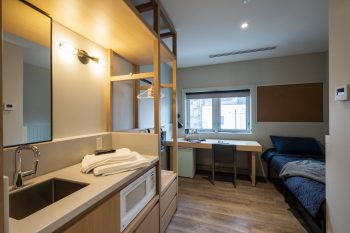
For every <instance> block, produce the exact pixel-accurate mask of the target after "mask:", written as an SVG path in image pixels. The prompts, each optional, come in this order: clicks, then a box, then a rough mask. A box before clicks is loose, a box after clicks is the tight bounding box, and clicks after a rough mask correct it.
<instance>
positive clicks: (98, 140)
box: [96, 137, 102, 150]
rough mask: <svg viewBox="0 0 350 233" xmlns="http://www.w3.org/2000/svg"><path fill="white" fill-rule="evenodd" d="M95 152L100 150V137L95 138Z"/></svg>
mask: <svg viewBox="0 0 350 233" xmlns="http://www.w3.org/2000/svg"><path fill="white" fill-rule="evenodd" d="M96 150H102V137H98V138H96Z"/></svg>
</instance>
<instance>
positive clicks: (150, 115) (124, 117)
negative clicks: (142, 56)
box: [112, 55, 172, 131]
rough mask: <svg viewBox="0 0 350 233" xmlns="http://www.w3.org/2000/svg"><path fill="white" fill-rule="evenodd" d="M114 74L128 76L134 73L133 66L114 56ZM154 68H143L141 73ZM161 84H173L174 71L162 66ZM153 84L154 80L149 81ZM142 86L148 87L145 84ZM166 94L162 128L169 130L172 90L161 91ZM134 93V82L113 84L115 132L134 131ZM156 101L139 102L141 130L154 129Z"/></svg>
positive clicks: (161, 117) (161, 115)
mask: <svg viewBox="0 0 350 233" xmlns="http://www.w3.org/2000/svg"><path fill="white" fill-rule="evenodd" d="M112 67H113V73H112V75H126V74H129V73H133V72H134V70H133V65H132V64H131V63H130V62H128V61H126V60H125V59H123V58H121V57H119V56H116V55H114V57H113V64H112ZM152 71H153V66H141V67H140V72H152ZM160 71H161V72H160V79H161V83H172V69H171V68H170V67H169V66H168V65H166V64H161V69H160ZM149 80H150V81H151V82H152V81H153V79H149ZM140 84H141V85H148V84H145V83H143V82H141V83H140ZM161 91H162V92H163V93H164V94H165V98H164V99H161V101H160V121H161V126H164V127H166V128H169V127H168V126H169V124H170V123H171V122H172V119H171V110H172V108H171V107H172V105H171V94H172V92H171V90H170V89H168V88H167V89H161ZM133 93H134V87H133V82H132V81H123V82H115V83H113V97H112V99H113V109H112V112H113V118H112V119H113V121H112V123H113V131H123V130H130V129H133V128H134V126H133V116H134V111H133ZM153 109H154V100H153V99H140V100H139V118H138V122H139V127H138V128H140V129H145V128H153V127H154V111H153Z"/></svg>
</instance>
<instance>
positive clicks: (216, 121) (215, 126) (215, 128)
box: [183, 88, 252, 134]
mask: <svg viewBox="0 0 350 233" xmlns="http://www.w3.org/2000/svg"><path fill="white" fill-rule="evenodd" d="M244 89H248V90H249V95H248V96H246V129H245V130H240V129H231V130H230V129H221V98H211V99H212V128H211V129H197V130H198V132H200V133H238V134H239V133H241V134H246V133H251V132H252V128H251V126H252V124H251V119H252V116H251V113H252V110H251V106H252V104H251V101H252V90H251V88H232V89H205V90H203V89H200V90H199V89H196V90H194V89H188V90H184V91H183V100H184V102H183V103H184V104H185V107H184V110H185V126H186V128H190V104H189V100H190V99H187V98H186V94H187V93H197V92H206V91H207V92H210V91H222V90H224V91H240V90H244ZM222 98H225V97H222ZM203 99H204V98H203Z"/></svg>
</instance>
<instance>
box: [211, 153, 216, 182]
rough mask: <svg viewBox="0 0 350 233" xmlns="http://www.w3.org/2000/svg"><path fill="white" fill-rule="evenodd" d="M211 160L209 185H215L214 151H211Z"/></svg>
mask: <svg viewBox="0 0 350 233" xmlns="http://www.w3.org/2000/svg"><path fill="white" fill-rule="evenodd" d="M211 156H212V160H211V183H212V184H215V155H214V150H212V154H211Z"/></svg>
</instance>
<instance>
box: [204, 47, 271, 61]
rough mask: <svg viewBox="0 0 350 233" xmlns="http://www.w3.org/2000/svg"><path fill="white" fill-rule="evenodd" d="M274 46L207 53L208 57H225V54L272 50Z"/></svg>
mask: <svg viewBox="0 0 350 233" xmlns="http://www.w3.org/2000/svg"><path fill="white" fill-rule="evenodd" d="M276 48H277V46H272V47H265V48H258V49H248V50H241V51H234V52H229V53H218V54H212V55H209V58H215V57H225V56H231V55H240V54H246V53H257V52H263V51H268V50H274V49H276Z"/></svg>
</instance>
